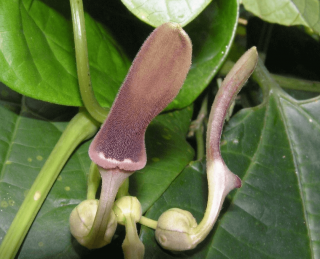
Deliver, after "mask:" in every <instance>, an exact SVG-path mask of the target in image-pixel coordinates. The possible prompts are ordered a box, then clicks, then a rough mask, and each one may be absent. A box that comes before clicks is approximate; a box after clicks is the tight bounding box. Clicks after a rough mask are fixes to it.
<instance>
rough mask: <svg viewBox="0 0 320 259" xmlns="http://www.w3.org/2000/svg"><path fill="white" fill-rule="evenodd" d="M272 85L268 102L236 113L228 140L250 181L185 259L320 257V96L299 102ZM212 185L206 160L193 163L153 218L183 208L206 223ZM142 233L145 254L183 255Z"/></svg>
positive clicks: (229, 156) (227, 154) (235, 163)
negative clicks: (207, 180)
mask: <svg viewBox="0 0 320 259" xmlns="http://www.w3.org/2000/svg"><path fill="white" fill-rule="evenodd" d="M266 78H267V77H264V80H265V81H264V82H265V83H266V82H267V81H268V79H266ZM267 84H269V88H268V90H267V91H266V92H267V96H266V97H265V100H264V102H263V104H261V105H260V106H258V107H255V108H250V109H244V110H242V111H241V112H239V113H238V114H237V115H236V116H234V117H233V118H232V119H231V120H230V121H229V122H228V123H227V126H226V128H225V130H224V134H223V138H222V142H221V144H222V147H221V149H222V154H223V157H224V159H225V161H226V163H227V165H228V167H229V168H230V169H231V171H233V172H235V173H236V174H238V175H239V176H240V178H241V179H242V183H243V185H242V187H241V188H240V189H238V190H237V191H233V192H232V193H231V194H230V195H229V196H228V198H227V200H226V201H225V203H224V208H223V211H222V213H221V215H220V217H219V221H218V222H217V223H216V226H215V227H214V230H213V231H212V232H211V233H210V234H209V236H208V238H207V239H206V240H205V241H204V242H203V243H202V244H200V245H199V246H198V247H197V248H196V249H194V250H193V251H189V252H184V253H183V254H184V257H187V258H259V259H260V258H266V259H267V258H268V259H271V258H282V259H284V258H290V259H292V258H296V259H301V258H319V257H320V224H319V222H320V173H319V172H320V162H319V155H318V154H319V148H320V138H319V132H320V113H319V110H320V97H318V98H314V99H310V100H307V101H296V100H295V99H293V98H291V97H290V96H288V95H287V94H286V93H284V92H283V91H282V90H281V89H280V88H279V87H278V86H276V85H274V84H273V83H272V82H270V81H269V82H267ZM205 185H206V179H205V169H204V168H203V166H202V164H199V163H197V162H196V163H193V164H191V165H190V166H189V167H188V168H186V169H185V170H184V171H183V173H181V174H180V175H179V177H178V178H177V179H176V180H175V181H174V182H173V183H172V185H171V186H170V187H169V188H168V190H167V191H166V192H165V193H164V194H163V196H162V197H161V198H160V199H159V200H158V201H157V202H156V203H155V204H154V205H153V206H152V207H151V209H150V210H149V212H148V213H147V216H149V217H151V218H153V219H155V220H156V219H157V218H158V217H159V216H160V215H161V213H162V212H163V211H165V210H167V209H169V208H172V207H178V208H182V209H186V210H190V211H191V212H192V213H193V214H194V215H195V217H196V218H197V220H198V222H199V220H200V219H201V217H202V215H203V212H204V209H205V203H206V197H205V196H204V195H206V192H205V191H203V189H204V188H207V187H205ZM141 239H142V240H143V242H144V244H145V245H146V258H174V257H176V256H175V255H174V254H172V253H169V252H167V251H164V250H162V249H160V247H159V245H158V244H157V243H156V241H155V238H154V231H153V230H150V229H147V228H145V227H143V228H142V233H141ZM179 256H181V255H179ZM179 256H178V257H179Z"/></svg>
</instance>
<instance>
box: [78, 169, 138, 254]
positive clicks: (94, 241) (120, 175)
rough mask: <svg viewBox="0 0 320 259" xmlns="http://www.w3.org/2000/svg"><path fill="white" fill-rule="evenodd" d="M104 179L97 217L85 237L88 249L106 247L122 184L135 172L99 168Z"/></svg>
mask: <svg viewBox="0 0 320 259" xmlns="http://www.w3.org/2000/svg"><path fill="white" fill-rule="evenodd" d="M98 168H99V171H100V174H101V179H102V187H101V195H100V201H99V206H98V210H97V214H96V217H95V219H94V222H93V225H92V228H91V230H90V233H89V235H88V236H86V237H84V242H85V244H86V247H87V248H90V249H92V248H100V247H102V246H104V245H105V242H104V235H105V233H106V230H107V227H108V220H109V215H110V212H111V210H112V207H113V203H114V200H115V197H116V195H117V192H118V189H119V187H120V186H121V185H122V183H123V182H124V181H125V180H126V179H127V178H128V177H129V176H130V175H132V174H133V173H134V172H128V171H124V170H121V169H118V168H116V169H104V168H101V167H99V166H98Z"/></svg>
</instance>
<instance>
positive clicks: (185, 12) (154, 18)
mask: <svg viewBox="0 0 320 259" xmlns="http://www.w3.org/2000/svg"><path fill="white" fill-rule="evenodd" d="M210 2H211V0H200V1H199V0H192V1H185V0H178V1H170V0H160V1H159V0H147V1H141V0H134V1H130V0H122V3H123V4H124V5H125V6H126V7H127V8H128V9H129V10H130V11H131V12H132V13H133V14H134V15H135V16H137V17H138V18H139V19H140V20H142V21H144V22H145V23H148V24H150V25H151V26H154V27H158V26H159V25H161V24H163V23H166V22H176V23H179V24H181V26H185V25H187V24H188V23H189V22H191V21H192V20H193V19H194V18H195V17H196V16H197V15H198V14H199V13H201V11H202V10H203V9H204V8H205V7H206V6H207V5H208V4H209V3H210Z"/></svg>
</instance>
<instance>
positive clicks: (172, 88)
mask: <svg viewBox="0 0 320 259" xmlns="http://www.w3.org/2000/svg"><path fill="white" fill-rule="evenodd" d="M191 56H192V44H191V41H190V38H189V37H188V35H187V34H186V33H185V32H184V31H183V30H182V28H181V27H180V25H178V24H175V23H165V24H163V25H161V26H160V27H158V28H157V29H155V30H154V31H153V32H152V34H151V35H150V36H149V37H148V38H147V40H146V41H145V42H144V44H143V45H142V47H141V49H140V51H139V53H138V54H137V56H136V58H135V59H134V61H133V64H132V66H131V68H130V70H129V73H128V75H127V77H126V79H125V81H124V83H123V85H122V86H121V88H120V91H119V93H118V95H117V97H116V100H115V101H114V103H113V106H112V108H111V111H110V113H109V116H108V118H107V120H106V121H105V123H104V124H103V126H102V127H101V129H100V131H99V132H98V134H97V135H96V137H95V138H94V140H93V141H92V143H91V145H90V148H89V156H90V158H91V160H92V161H94V162H95V163H96V164H97V165H99V166H100V167H102V168H105V169H111V168H119V169H123V170H126V171H136V170H139V169H142V168H143V167H144V166H145V164H146V160H147V157H146V151H145V143H144V135H145V131H146V129H147V127H148V125H149V123H150V122H151V120H152V119H153V118H154V117H155V116H157V115H158V114H159V113H160V112H161V111H162V110H163V109H164V108H165V107H166V106H167V105H168V104H169V103H170V102H171V101H172V100H173V99H174V98H175V97H176V95H177V94H178V92H179V90H180V88H181V87H182V85H183V82H184V80H185V78H186V76H187V73H188V71H189V68H190V65H191Z"/></svg>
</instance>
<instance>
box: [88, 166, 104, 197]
mask: <svg viewBox="0 0 320 259" xmlns="http://www.w3.org/2000/svg"><path fill="white" fill-rule="evenodd" d="M100 182H101V176H100V173H99V169H98V166H97V165H96V164H95V163H93V162H91V165H90V169H89V175H88V189H87V200H94V199H95V198H96V194H97V190H98V188H99V185H100Z"/></svg>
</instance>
